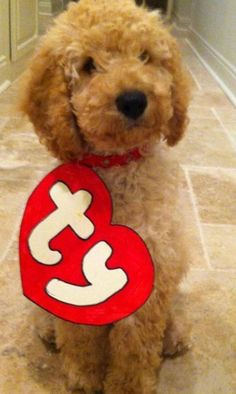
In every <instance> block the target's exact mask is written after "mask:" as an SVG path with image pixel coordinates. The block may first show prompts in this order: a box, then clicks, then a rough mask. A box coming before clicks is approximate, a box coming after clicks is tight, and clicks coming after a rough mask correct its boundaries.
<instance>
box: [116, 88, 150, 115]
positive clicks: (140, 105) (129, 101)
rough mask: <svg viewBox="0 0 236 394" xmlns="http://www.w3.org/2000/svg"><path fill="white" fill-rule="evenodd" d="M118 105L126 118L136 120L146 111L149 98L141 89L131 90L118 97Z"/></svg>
mask: <svg viewBox="0 0 236 394" xmlns="http://www.w3.org/2000/svg"><path fill="white" fill-rule="evenodd" d="M116 106H117V108H118V110H119V111H120V112H121V113H122V114H123V115H125V116H126V118H128V119H132V120H136V119H138V118H139V117H140V116H141V115H142V114H143V113H144V111H145V109H146V107H147V98H146V96H145V94H144V93H143V92H141V91H139V90H129V91H126V92H123V93H121V94H120V95H119V96H118V97H117V99H116Z"/></svg>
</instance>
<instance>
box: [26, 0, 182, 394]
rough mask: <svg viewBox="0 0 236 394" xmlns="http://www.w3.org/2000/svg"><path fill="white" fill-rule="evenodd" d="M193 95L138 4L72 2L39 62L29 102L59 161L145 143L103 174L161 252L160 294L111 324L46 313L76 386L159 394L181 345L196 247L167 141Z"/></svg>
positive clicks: (42, 330) (129, 218)
mask: <svg viewBox="0 0 236 394" xmlns="http://www.w3.org/2000/svg"><path fill="white" fill-rule="evenodd" d="M188 101H189V83H188V78H187V76H186V74H185V71H184V69H183V66H182V64H181V59H180V54H179V49H178V46H177V44H176V41H175V39H174V38H173V37H171V35H170V33H169V32H168V31H167V29H166V27H165V26H164V25H163V23H162V22H161V20H160V18H159V17H158V15H157V13H156V12H150V11H147V10H146V9H144V8H142V7H141V8H140V7H137V6H136V5H135V2H134V1H132V0H119V1H117V0H99V1H98V0H81V1H80V2H79V3H78V4H73V5H71V6H70V7H69V9H68V10H67V11H66V12H64V13H63V14H61V15H60V16H59V17H58V18H57V19H56V21H55V24H54V26H53V27H52V28H51V30H50V31H49V32H48V33H47V35H46V36H45V37H44V38H43V39H42V40H41V45H40V47H39V49H38V51H37V53H36V55H35V57H34V59H33V61H32V64H31V66H30V69H29V75H28V78H27V82H26V89H25V95H24V98H23V102H22V109H23V111H24V112H25V113H27V114H28V115H29V117H30V119H31V121H32V123H33V124H34V126H35V129H36V132H37V133H38V135H39V138H40V140H41V142H42V143H44V144H45V145H46V146H47V148H48V149H49V150H50V151H51V152H52V153H53V154H54V155H55V156H56V157H58V158H59V159H61V160H62V161H71V160H79V159H81V158H83V156H84V154H86V153H88V152H89V153H92V154H96V155H99V156H103V157H105V156H111V155H114V154H116V155H120V156H121V157H123V156H122V155H125V154H127V152H130V151H132V150H133V149H134V148H136V149H139V152H140V154H141V158H140V159H139V160H132V158H131V160H130V162H129V163H126V165H122V166H109V165H108V168H101V167H97V168H95V171H96V172H97V173H98V174H99V176H100V177H101V178H102V179H103V180H104V182H105V183H106V185H107V186H108V188H109V189H110V191H111V195H112V199H113V206H114V214H113V222H114V223H119V224H124V225H127V226H129V227H131V228H132V229H134V230H135V231H136V232H138V233H139V234H140V235H141V237H142V238H143V239H144V240H145V242H146V244H147V246H148V248H149V250H150V252H151V254H152V258H153V261H154V264H155V270H156V274H155V275H156V276H155V288H154V290H153V292H152V294H151V296H150V298H149V300H148V301H147V302H146V304H145V305H144V306H143V307H142V308H140V309H139V310H138V311H137V312H136V313H135V314H133V315H132V316H130V317H128V318H126V319H124V320H121V321H120V322H118V323H116V324H114V325H109V326H102V327H90V326H79V325H74V324H72V323H68V322H65V321H63V320H60V319H57V318H55V317H53V316H51V315H48V314H46V312H43V311H42V312H41V313H39V316H38V320H37V326H38V329H39V334H40V335H41V336H42V337H44V338H45V339H47V340H50V339H52V337H53V336H54V338H55V342H56V346H57V347H58V349H60V356H61V364H62V370H63V372H64V373H65V374H66V375H67V378H68V382H69V387H71V388H73V389H74V388H77V389H79V390H81V392H84V393H93V392H96V391H99V390H103V391H104V392H105V393H106V394H108V393H109V394H139V393H142V394H149V393H153V392H155V386H156V370H157V369H158V367H159V365H160V362H161V358H162V354H163V343H164V344H165V346H166V347H165V349H164V352H166V353H168V352H171V353H175V351H178V350H181V338H179V336H178V335H179V334H178V332H177V331H176V328H175V323H174V322H173V319H172V318H171V316H170V309H171V303H172V300H173V297H174V295H175V293H176V291H177V288H178V285H179V283H180V280H181V278H182V277H183V275H184V273H185V272H186V269H187V255H186V253H185V246H184V245H185V237H184V235H183V227H182V224H181V223H182V221H181V218H180V213H181V206H180V205H179V202H178V175H179V169H178V166H177V165H176V164H174V163H172V162H171V161H170V160H169V158H168V157H167V156H168V149H166V148H165V147H164V145H166V144H167V145H169V146H173V145H175V144H176V143H177V142H178V141H179V140H180V139H181V137H182V136H183V133H184V130H185V127H186V123H187V115H186V113H187V106H188ZM164 141H166V144H165V143H164ZM106 160H107V159H106ZM105 163H107V161H105ZM108 164H109V163H108ZM165 335H166V337H165Z"/></svg>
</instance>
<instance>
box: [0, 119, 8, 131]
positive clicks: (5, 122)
mask: <svg viewBox="0 0 236 394" xmlns="http://www.w3.org/2000/svg"><path fill="white" fill-rule="evenodd" d="M9 119H10V118H9V116H0V131H1V130H2V129H3V128H4V127H5V126H6V124H7V122H8V120H9ZM1 120H2V122H1Z"/></svg>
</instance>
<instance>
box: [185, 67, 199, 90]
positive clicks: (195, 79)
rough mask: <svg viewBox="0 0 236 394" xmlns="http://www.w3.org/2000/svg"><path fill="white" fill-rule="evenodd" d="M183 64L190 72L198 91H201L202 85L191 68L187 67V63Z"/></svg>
mask: <svg viewBox="0 0 236 394" xmlns="http://www.w3.org/2000/svg"><path fill="white" fill-rule="evenodd" d="M185 66H186V68H187V70H188V71H189V73H190V74H191V76H192V78H193V80H194V82H195V84H196V85H197V88H198V90H199V91H200V92H202V90H203V89H202V87H201V85H200V83H199V81H198V79H197V77H196V75H195V74H194V73H193V71H192V70H191V68H190V67H189V65H188V64H187V63H185Z"/></svg>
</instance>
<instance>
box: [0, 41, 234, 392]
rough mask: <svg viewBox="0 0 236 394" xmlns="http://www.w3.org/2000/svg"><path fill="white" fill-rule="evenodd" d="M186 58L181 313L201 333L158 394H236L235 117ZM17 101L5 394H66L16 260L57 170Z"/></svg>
mask: <svg viewBox="0 0 236 394" xmlns="http://www.w3.org/2000/svg"><path fill="white" fill-rule="evenodd" d="M183 52H184V56H185V59H186V63H187V66H188V68H189V71H190V73H191V75H192V78H193V82H194V97H193V101H192V104H191V108H190V115H191V123H190V126H189V131H188V134H187V136H186V138H185V140H183V142H182V143H181V144H180V145H179V146H178V147H177V148H176V149H175V151H173V154H175V155H177V156H178V159H179V160H180V162H181V166H182V170H183V193H184V195H185V197H186V198H185V200H186V202H185V203H184V206H183V209H184V211H185V212H186V214H187V217H188V232H189V236H190V238H191V243H190V245H191V256H192V268H191V271H190V273H189V275H188V277H187V278H186V280H185V281H184V283H183V285H182V289H181V291H182V292H181V295H180V297H179V300H178V313H179V314H180V316H182V317H183V319H185V320H186V321H187V322H191V323H192V342H193V347H192V350H191V351H190V352H189V353H187V354H185V355H184V356H183V357H181V358H176V359H174V360H168V361H165V362H164V363H163V367H162V370H161V372H160V377H159V385H158V388H159V390H158V391H159V393H162V394H177V393H178V394H179V393H181V394H220V393H221V394H235V393H236V372H235V371H236V246H235V245H236V204H235V201H236V109H235V108H234V107H233V106H232V105H231V103H230V102H229V100H228V99H227V98H226V97H225V95H224V94H223V92H222V90H221V89H220V88H219V86H218V85H217V84H216V83H215V81H214V80H213V79H212V78H211V76H210V75H209V73H208V72H207V71H206V70H205V69H204V68H203V66H202V65H201V64H200V63H199V61H198V60H197V58H196V57H195V55H194V54H193V53H192V52H191V50H190V48H189V47H188V45H187V43H185V42H184V43H183ZM17 96H18V85H17V84H15V85H13V86H12V87H11V88H10V89H9V90H7V91H6V92H5V93H4V94H2V95H1V96H0V233H1V236H0V265H1V270H0V303H1V304H0V305H1V315H0V393H3V394H12V393H16V394H18V393H19V394H38V393H39V394H41V393H42V394H46V393H47V394H49V393H50V394H51V393H52V394H53V393H60V394H63V393H67V390H66V388H64V383H63V379H62V378H60V376H59V375H58V373H57V367H58V358H57V355H56V354H55V353H52V352H50V350H49V349H46V348H45V347H44V345H42V343H41V342H40V341H39V340H38V338H37V337H36V336H35V334H34V330H33V326H32V323H31V304H30V303H29V302H28V301H27V300H26V299H24V298H23V297H22V296H21V289H20V281H19V269H18V257H17V237H18V231H19V222H20V218H21V215H22V210H23V208H24V204H25V202H26V199H27V196H28V195H29V193H30V191H31V190H32V188H33V187H34V186H35V185H36V184H37V182H38V180H39V179H40V178H41V177H42V176H43V175H44V174H46V173H47V172H48V171H49V169H50V168H52V167H54V166H55V165H56V162H55V160H54V159H52V158H50V156H49V155H48V154H47V153H46V152H45V151H44V149H43V148H42V147H41V146H40V145H39V143H38V141H37V138H36V137H35V135H34V134H33V132H32V126H31V125H30V124H29V123H28V122H27V121H26V120H21V119H20V117H19V114H18V113H17V111H16V109H15V108H14V103H15V102H16V100H17ZM174 152H175V153H174ZM124 394H125V393H124Z"/></svg>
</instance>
